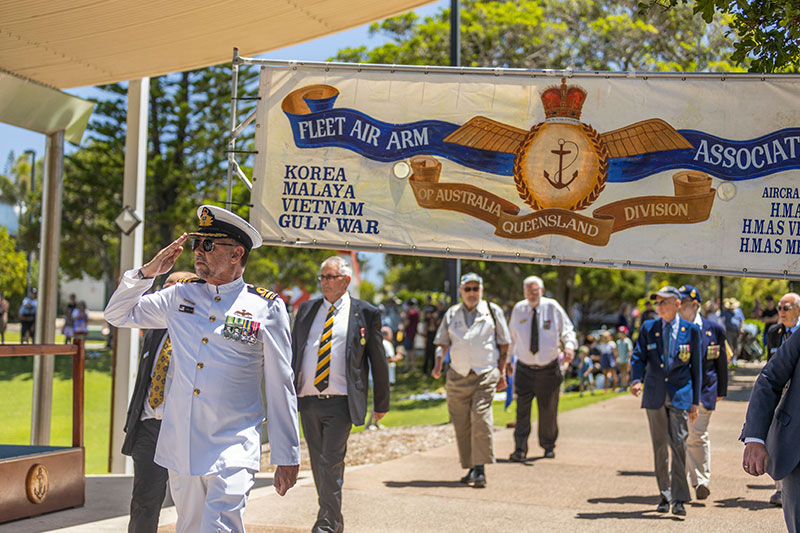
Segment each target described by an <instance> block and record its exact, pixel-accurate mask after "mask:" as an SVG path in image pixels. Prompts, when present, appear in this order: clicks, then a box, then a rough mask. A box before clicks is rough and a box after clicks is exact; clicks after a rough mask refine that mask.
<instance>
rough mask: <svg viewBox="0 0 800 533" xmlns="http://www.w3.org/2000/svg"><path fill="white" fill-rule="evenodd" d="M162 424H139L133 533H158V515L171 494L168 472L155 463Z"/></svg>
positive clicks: (134, 452)
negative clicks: (168, 491) (169, 492)
mask: <svg viewBox="0 0 800 533" xmlns="http://www.w3.org/2000/svg"><path fill="white" fill-rule="evenodd" d="M160 429H161V420H156V419H154V418H149V419H147V420H141V421H139V427H138V428H137V430H136V440H135V441H134V443H133V449H132V450H131V457H132V458H133V493H132V494H131V517H130V521H129V522H128V532H129V533H155V532H156V531H157V530H158V515H159V513H160V512H161V504H162V503H164V497H165V496H166V494H167V479H168V478H169V474H168V473H167V469H166V468H164V467H162V466H159V465H157V464H156V463H154V462H153V456H155V453H156V442H158V432H159V430H160Z"/></svg>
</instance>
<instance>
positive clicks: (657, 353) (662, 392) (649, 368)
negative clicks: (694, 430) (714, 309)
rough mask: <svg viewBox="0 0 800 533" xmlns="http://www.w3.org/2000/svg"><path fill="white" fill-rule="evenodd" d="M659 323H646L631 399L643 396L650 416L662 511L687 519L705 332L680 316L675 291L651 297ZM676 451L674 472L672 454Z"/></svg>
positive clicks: (637, 350) (668, 289) (633, 364)
mask: <svg viewBox="0 0 800 533" xmlns="http://www.w3.org/2000/svg"><path fill="white" fill-rule="evenodd" d="M650 299H651V300H655V305H656V311H657V312H658V316H659V318H657V319H655V320H647V321H645V322H644V324H642V327H641V329H640V330H639V338H638V339H637V340H636V345H635V346H634V347H633V354H632V356H631V394H633V395H634V396H636V397H638V396H639V395H640V394H642V376H644V394H643V395H642V407H643V408H644V409H645V410H646V412H647V421H648V422H649V424H650V438H651V440H652V441H653V458H654V461H655V471H656V481H657V482H658V491H659V493H660V494H661V501H660V502H659V504H658V508H657V510H658V512H660V513H666V512H668V511H669V507H670V502H672V514H675V515H679V516H684V515H686V508H685V507H684V503H685V502H688V501H689V500H690V499H691V497H690V495H689V483H688V481H687V479H686V438H687V435H688V432H689V429H688V424H687V422H691V423H693V422H694V421H695V420H696V419H697V406H698V404H699V403H700V383H701V379H700V372H701V366H702V365H701V361H700V329H699V328H698V327H697V326H696V325H694V324H692V323H691V322H688V321H686V320H684V319H682V318H681V317H680V316H678V308H679V307H680V303H681V294H680V292H678V289H676V288H675V287H671V286H665V287H662V288H661V289H660V290H659V291H658V292H656V293H653V294H651V295H650ZM668 445H669V449H670V450H672V469H671V473H670V468H669V455H670V454H669V451H668V450H667V446H668Z"/></svg>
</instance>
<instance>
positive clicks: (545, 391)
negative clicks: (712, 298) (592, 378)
mask: <svg viewBox="0 0 800 533" xmlns="http://www.w3.org/2000/svg"><path fill="white" fill-rule="evenodd" d="M522 288H523V291H524V294H525V299H524V300H521V301H519V302H517V304H516V305H515V306H514V309H513V310H512V311H511V320H510V323H509V329H510V330H511V340H512V342H511V352H512V359H513V360H514V361H515V362H516V368H515V367H514V364H513V363H511V362H510V363H508V365H507V372H508V373H509V374H513V375H514V388H515V392H516V393H517V423H516V427H515V428H514V441H515V448H514V452H513V453H512V454H511V457H510V459H511V460H512V461H516V462H523V461H524V460H525V457H526V456H527V454H528V436H529V435H530V433H531V403H532V402H533V398H534V397H536V405H537V407H538V408H539V432H538V433H539V446H541V447H542V448H543V449H544V456H545V457H547V458H550V459H552V458H554V457H555V451H554V449H555V447H556V438H558V420H557V415H558V396H559V386H560V385H561V382H562V381H563V380H564V378H563V377H562V375H561V368H559V365H558V354H559V351H560V346H563V347H564V360H565V361H566V362H567V363H569V362H570V361H572V358H573V357H574V355H575V348H577V345H578V342H577V339H576V338H575V329H574V328H573V327H572V321H571V320H570V319H569V316H567V313H566V312H565V311H564V309H563V308H562V307H561V305H559V303H558V302H557V301H555V300H553V299H552V298H547V297H545V296H544V281H542V279H541V278H540V277H537V276H529V277H527V278H525V280H524V281H523V282H522Z"/></svg>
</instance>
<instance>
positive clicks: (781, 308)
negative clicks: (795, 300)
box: [778, 305, 794, 311]
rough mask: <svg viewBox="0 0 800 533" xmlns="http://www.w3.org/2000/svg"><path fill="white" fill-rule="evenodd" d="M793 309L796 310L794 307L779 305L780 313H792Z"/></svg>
mask: <svg viewBox="0 0 800 533" xmlns="http://www.w3.org/2000/svg"><path fill="white" fill-rule="evenodd" d="M792 309H794V306H793V305H779V306H778V311H791V310H792Z"/></svg>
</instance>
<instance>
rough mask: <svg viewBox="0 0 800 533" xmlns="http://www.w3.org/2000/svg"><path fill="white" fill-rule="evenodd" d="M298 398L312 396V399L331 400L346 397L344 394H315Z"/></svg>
mask: <svg viewBox="0 0 800 533" xmlns="http://www.w3.org/2000/svg"><path fill="white" fill-rule="evenodd" d="M300 398H313V399H314V400H333V399H335V398H347V395H346V394H317V395H316V396H315V395H313V394H312V395H308V396H300Z"/></svg>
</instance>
